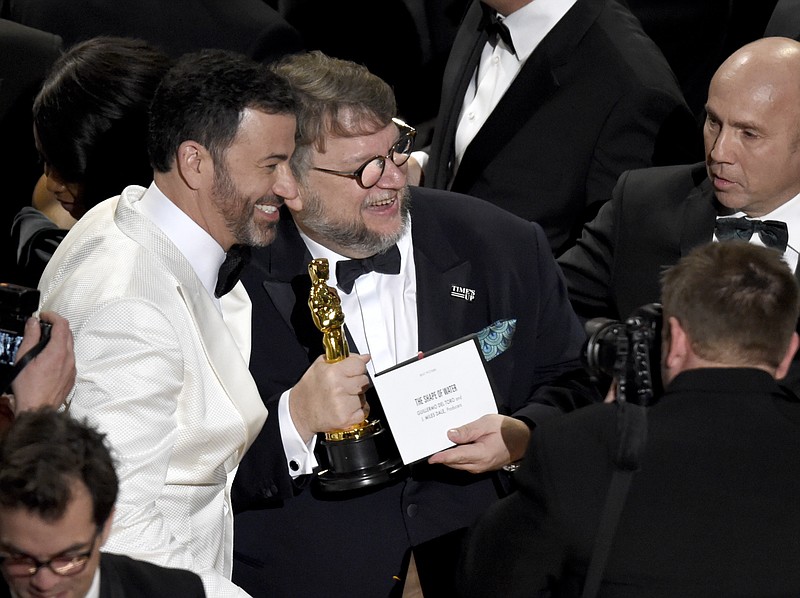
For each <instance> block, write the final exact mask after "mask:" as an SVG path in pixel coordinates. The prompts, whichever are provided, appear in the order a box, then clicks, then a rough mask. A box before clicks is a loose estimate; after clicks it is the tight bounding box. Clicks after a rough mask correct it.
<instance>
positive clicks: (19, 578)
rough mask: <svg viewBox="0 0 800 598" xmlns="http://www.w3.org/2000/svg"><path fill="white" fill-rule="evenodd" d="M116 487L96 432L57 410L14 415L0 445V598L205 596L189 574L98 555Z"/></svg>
mask: <svg viewBox="0 0 800 598" xmlns="http://www.w3.org/2000/svg"><path fill="white" fill-rule="evenodd" d="M117 490H118V482H117V475H116V473H115V471H114V463H113V462H112V460H111V455H110V454H109V451H108V448H106V446H105V445H104V444H103V436H102V435H101V434H99V433H98V432H96V431H95V430H93V429H92V428H90V427H88V426H85V425H83V424H80V423H78V422H77V421H75V420H73V419H71V418H70V417H69V416H68V415H67V414H65V413H57V412H55V411H41V412H36V413H26V414H24V415H22V416H20V417H19V419H18V421H17V422H16V424H15V425H14V427H13V428H12V429H11V430H10V431H9V433H8V435H7V436H6V438H5V439H4V441H3V442H2V444H0V572H2V574H3V578H4V579H5V582H6V583H7V584H8V586H7V587H6V586H5V585H3V584H2V583H0V598H6V597H9V598H10V597H11V596H13V597H14V598H38V597H41V596H59V597H60V598H84V597H86V598H157V597H162V598H172V597H173V596H181V597H186V598H193V597H203V596H205V595H206V594H205V591H204V590H203V583H202V581H201V580H200V578H199V577H198V576H197V575H196V574H194V573H192V572H190V571H183V570H179V569H165V568H162V567H159V566H157V565H153V564H150V563H145V562H142V561H136V560H133V559H131V558H129V557H127V556H123V555H117V554H109V553H101V552H100V548H101V547H102V546H103V545H104V544H105V541H106V539H107V538H108V534H109V532H110V530H111V521H112V513H113V511H114V502H115V501H116V498H117Z"/></svg>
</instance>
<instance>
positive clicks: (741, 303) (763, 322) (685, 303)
mask: <svg viewBox="0 0 800 598" xmlns="http://www.w3.org/2000/svg"><path fill="white" fill-rule="evenodd" d="M661 301H662V305H663V310H664V318H665V319H666V318H669V317H671V316H674V317H675V318H677V320H678V321H679V322H680V324H681V326H682V327H683V329H684V330H685V331H686V333H687V334H688V336H689V338H690V339H691V342H692V350H693V351H694V352H695V353H696V354H697V355H698V356H699V357H702V358H704V359H708V360H710V361H715V362H720V363H730V364H740V365H744V366H746V365H760V364H768V365H771V366H777V365H778V364H779V363H780V362H781V359H782V358H783V356H784V355H785V354H786V349H787V348H788V347H789V343H790V341H791V337H792V334H793V333H794V331H795V328H796V326H797V319H798V315H800V290H799V289H798V281H797V279H796V278H795V276H794V274H793V273H792V272H791V270H789V267H788V266H787V265H786V262H784V261H783V259H782V257H781V254H780V253H779V252H777V251H775V250H774V249H768V248H766V247H760V246H756V245H752V244H749V243H746V242H742V241H726V242H724V243H707V244H705V245H702V246H700V247H697V248H695V249H694V250H693V251H691V252H690V253H689V254H688V255H686V256H684V257H683V258H681V260H680V261H679V262H678V263H677V264H676V265H675V266H673V267H671V268H670V269H668V270H667V271H666V273H665V274H664V275H663V277H662V292H661ZM664 330H665V333H667V334H668V327H667V326H665V327H664Z"/></svg>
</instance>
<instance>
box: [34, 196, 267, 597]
mask: <svg viewBox="0 0 800 598" xmlns="http://www.w3.org/2000/svg"><path fill="white" fill-rule="evenodd" d="M144 192H145V189H143V188H141V187H128V188H126V189H125V190H124V191H123V193H122V195H121V196H119V197H114V198H111V199H109V200H106V201H105V202H102V203H101V204H99V205H98V206H96V207H95V208H93V209H92V210H91V211H89V212H88V213H87V214H86V215H85V216H84V217H83V218H81V219H80V221H79V222H78V223H77V224H76V225H75V226H74V227H73V229H72V230H70V232H69V234H68V235H67V236H66V238H65V239H64V240H63V242H62V243H61V244H60V246H59V248H58V250H57V251H56V253H55V254H54V256H53V258H52V259H51V261H50V263H49V264H48V267H47V269H46V270H45V272H44V274H43V276H42V279H41V281H40V284H39V288H40V290H41V292H42V297H41V304H40V305H41V309H42V310H53V311H56V312H58V313H59V314H61V315H62V316H64V317H65V318H67V319H68V320H69V322H70V326H71V328H72V332H73V334H74V336H75V354H76V364H77V381H76V384H75V388H74V390H73V391H72V393H71V395H70V398H69V412H70V414H71V415H72V416H74V417H76V418H78V419H81V420H86V421H88V423H90V424H92V425H95V426H96V427H98V428H99V429H100V430H101V431H102V432H104V433H106V434H107V440H108V442H109V444H110V446H111V448H112V450H113V454H114V457H115V459H116V460H117V472H118V474H119V477H120V495H119V499H118V501H117V508H116V514H115V517H114V523H113V528H112V532H111V536H110V538H109V540H108V542H107V543H106V544H105V546H104V547H103V548H104V550H107V551H109V552H116V553H123V554H127V555H129V556H131V557H134V558H137V559H142V560H146V561H150V562H154V563H157V564H160V565H165V566H171V567H180V568H185V569H190V570H192V571H195V572H197V573H199V574H200V575H201V577H203V581H204V584H205V587H206V591H207V593H208V595H209V596H229V595H230V596H236V595H239V596H241V595H245V594H244V592H242V591H241V590H239V589H238V588H236V587H235V586H234V585H233V584H232V583H231V582H230V581H228V579H230V575H231V564H232V550H233V549H232V546H233V538H232V534H233V512H232V510H231V505H230V491H229V490H230V480H232V478H233V474H234V473H235V470H236V467H237V465H238V463H239V460H240V459H241V457H242V455H243V454H244V452H245V450H246V449H247V447H248V446H249V445H250V443H251V442H252V441H253V439H254V438H255V436H256V435H257V434H258V432H259V430H260V429H261V426H262V424H263V423H264V420H265V419H266V415H267V412H266V409H265V407H264V404H263V402H262V401H261V399H260V398H259V395H258V391H257V389H256V386H255V384H254V382H253V379H252V377H251V376H250V373H249V371H248V360H249V347H250V338H249V334H250V330H249V323H250V310H251V309H252V307H251V304H250V299H249V297H248V296H247V293H246V291H245V290H244V287H243V286H242V284H241V283H239V284H237V285H236V287H235V288H234V290H233V291H231V293H229V294H228V295H226V296H225V297H223V299H222V312H223V313H225V314H226V319H227V317H228V315H229V314H230V313H231V311H232V310H234V311H238V312H239V317H244V322H245V325H244V326H242V327H241V329H240V330H238V331H236V330H234V332H233V333H232V332H231V329H229V327H228V326H226V323H225V320H224V319H223V316H222V314H221V313H220V311H219V310H218V309H217V307H216V305H215V303H214V301H213V299H212V298H211V297H210V295H209V294H208V292H207V291H206V290H205V288H204V287H203V286H202V284H201V283H200V280H199V279H198V278H197V276H196V274H195V273H194V271H193V270H192V268H191V266H190V264H189V262H188V261H187V260H186V259H185V257H184V256H183V254H182V253H181V252H180V251H179V250H178V248H177V247H176V246H175V245H174V244H173V243H172V242H171V241H170V240H169V239H168V238H167V237H166V236H165V235H164V234H163V233H162V232H161V230H160V229H159V228H158V227H157V226H155V225H154V224H153V223H152V222H151V221H150V220H149V219H147V218H146V217H144V216H143V215H142V214H140V213H139V212H138V211H137V209H136V207H135V204H136V202H137V201H139V200H140V199H141V197H142V195H143V194H144Z"/></svg>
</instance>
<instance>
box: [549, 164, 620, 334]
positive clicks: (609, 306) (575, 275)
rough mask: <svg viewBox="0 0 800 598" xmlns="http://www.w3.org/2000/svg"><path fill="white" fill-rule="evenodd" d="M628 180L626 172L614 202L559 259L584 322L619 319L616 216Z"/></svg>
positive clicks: (604, 205) (576, 307) (576, 311)
mask: <svg viewBox="0 0 800 598" xmlns="http://www.w3.org/2000/svg"><path fill="white" fill-rule="evenodd" d="M627 176H628V173H627V172H625V173H624V174H623V175H622V176H621V177H620V181H619V182H618V183H617V185H616V187H615V188H614V192H613V197H612V199H611V201H609V202H606V203H605V204H603V207H602V208H600V211H599V212H598V214H597V216H595V218H594V219H593V220H592V221H591V222H588V223H586V224H585V225H584V227H583V232H582V233H581V237H580V239H578V242H577V243H576V244H575V245H574V246H573V247H571V248H570V249H568V250H567V251H566V252H565V253H563V254H562V255H561V256H560V257H559V258H558V264H559V266H561V270H562V272H563V273H564V277H565V279H566V281H567V291H568V293H569V298H570V301H571V302H572V307H573V309H574V310H575V313H577V314H578V317H580V318H582V319H588V318H595V317H608V318H617V317H619V314H617V313H616V308H615V306H614V305H613V300H612V294H611V279H612V276H613V269H614V247H615V244H616V236H617V232H616V216H615V212H616V211H617V209H618V205H619V203H620V202H621V194H622V188H623V187H624V185H625V179H626V178H627Z"/></svg>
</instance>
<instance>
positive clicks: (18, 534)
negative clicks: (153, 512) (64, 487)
mask: <svg viewBox="0 0 800 598" xmlns="http://www.w3.org/2000/svg"><path fill="white" fill-rule="evenodd" d="M92 512H93V505H92V497H91V495H90V494H89V491H88V490H87V488H86V486H85V485H84V484H83V483H82V482H77V481H76V482H74V483H73V484H72V499H71V501H70V503H69V505H68V506H67V509H66V511H65V512H64V514H63V515H62V516H61V517H59V518H58V520H56V521H49V520H45V519H42V518H41V516H40V515H39V514H38V513H35V512H31V511H28V510H26V509H24V508H8V507H0V552H3V553H6V554H10V555H12V556H21V555H28V556H31V557H33V558H35V559H37V560H39V561H40V562H41V561H49V560H50V559H53V558H56V557H67V558H69V557H73V556H78V555H81V554H84V553H86V552H87V551H90V550H91V553H90V556H89V559H88V561H87V562H86V564H85V565H84V567H83V569H82V570H80V571H79V572H78V573H75V574H74V575H69V576H64V575H58V574H56V573H54V572H53V571H51V570H50V568H49V567H40V568H39V570H38V571H37V572H36V573H35V574H34V575H32V576H28V577H25V576H11V575H9V574H8V573H7V572H6V570H5V568H3V567H0V570H1V571H2V573H3V575H4V577H5V578H6V581H7V582H8V585H9V587H10V588H11V590H12V591H13V592H14V593H15V595H16V596H18V597H19V598H42V597H45V596H57V597H58V598H83V596H85V595H86V592H87V591H88V590H89V587H90V586H91V584H92V579H93V578H94V574H95V571H96V570H97V567H98V565H99V564H100V547H101V546H102V545H103V543H104V542H105V540H106V537H107V536H108V532H109V530H110V528H111V517H109V519H108V521H107V522H106V525H105V526H104V527H103V529H102V530H100V534H99V535H97V531H98V528H97V526H96V525H95V522H94V519H93V517H92Z"/></svg>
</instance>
